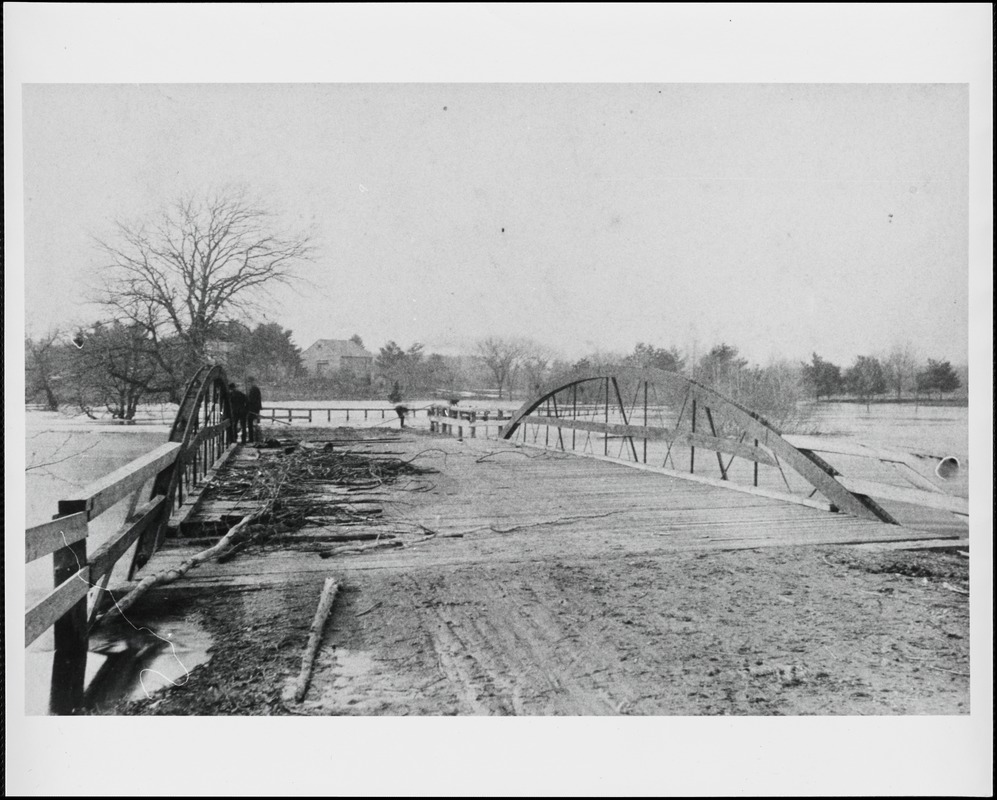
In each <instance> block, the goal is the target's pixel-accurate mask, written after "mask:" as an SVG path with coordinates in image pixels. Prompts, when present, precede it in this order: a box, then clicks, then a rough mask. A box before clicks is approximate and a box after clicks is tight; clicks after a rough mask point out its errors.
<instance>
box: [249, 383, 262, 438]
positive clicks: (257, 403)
mask: <svg viewBox="0 0 997 800" xmlns="http://www.w3.org/2000/svg"><path fill="white" fill-rule="evenodd" d="M261 411H263V393H262V392H261V391H260V387H259V386H257V385H256V378H250V379H249V407H248V412H249V441H251V442H258V441H259V440H260V412H261Z"/></svg>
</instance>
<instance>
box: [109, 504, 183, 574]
mask: <svg viewBox="0 0 997 800" xmlns="http://www.w3.org/2000/svg"><path fill="white" fill-rule="evenodd" d="M165 502H166V498H165V497H163V496H159V497H155V498H153V499H152V500H150V501H149V502H148V503H146V504H145V505H144V506H142V507H141V508H140V509H139V510H138V511H137V512H136V516H137V518H136V519H135V521H134V522H133V523H132V524H131V525H130V526H129V527H127V528H125V529H124V530H123V531H121V532H120V533H118V534H116V535H115V536H113V537H112V538H111V539H109V540H108V541H106V542H104V544H102V545H101V546H100V547H99V548H97V550H96V552H94V554H93V555H92V556H90V580H91V581H94V582H96V581H99V580H100V579H101V578H103V577H104V576H105V575H107V574H109V573H110V572H111V570H112V569H114V565H115V564H116V563H117V562H118V559H119V558H121V556H123V555H124V554H125V552H126V551H127V550H128V548H129V547H131V545H132V544H133V543H134V542H135V540H136V539H138V537H139V536H141V535H142V533H144V532H145V531H146V530H147V529H148V528H149V526H150V525H152V524H153V523H154V522H155V521H156V520H157V519H158V518H159V515H160V514H161V513H162V507H163V503H165Z"/></svg>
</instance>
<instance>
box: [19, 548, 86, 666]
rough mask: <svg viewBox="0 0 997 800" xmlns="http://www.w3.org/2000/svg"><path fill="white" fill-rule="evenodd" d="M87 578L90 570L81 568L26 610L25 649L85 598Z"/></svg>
mask: <svg viewBox="0 0 997 800" xmlns="http://www.w3.org/2000/svg"><path fill="white" fill-rule="evenodd" d="M89 576H90V568H89V567H83V569H81V570H79V571H78V572H76V573H74V574H73V575H72V576H71V577H69V578H67V579H66V580H65V581H63V582H62V583H60V584H59V585H58V586H57V587H56V588H55V589H53V590H52V591H51V592H49V593H48V595H46V596H45V598H44V599H43V600H41V601H40V602H39V603H37V604H35V605H34V606H33V607H32V608H30V609H29V610H28V612H27V613H26V614H25V615H24V646H25V647H27V646H28V645H29V644H31V643H32V642H33V641H34V640H35V639H37V638H38V637H39V636H41V635H42V634H43V633H44V632H45V631H47V630H48V629H49V628H51V627H52V625H54V624H55V622H56V620H58V619H59V618H60V617H62V616H63V615H64V614H66V612H68V611H69V610H70V609H72V608H73V606H74V605H76V604H77V603H79V602H80V601H81V600H84V599H85V598H86V596H87V592H88V591H89V590H90V584H89V582H88V579H89Z"/></svg>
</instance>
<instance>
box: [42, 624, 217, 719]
mask: <svg viewBox="0 0 997 800" xmlns="http://www.w3.org/2000/svg"><path fill="white" fill-rule="evenodd" d="M133 622H134V623H135V626H136V627H137V628H138V630H136V629H135V628H133V627H131V626H129V625H127V624H126V623H123V622H122V623H120V624H119V625H117V626H114V627H113V628H110V629H107V630H101V629H98V630H97V631H95V632H94V634H93V636H92V637H91V640H90V651H89V652H88V653H86V654H85V658H79V659H74V660H72V661H71V662H68V663H61V664H57V663H56V659H55V653H54V651H53V649H52V643H51V637H47V640H45V639H46V637H43V638H42V639H41V640H39V642H38V643H36V644H37V645H38V646H36V647H32V648H30V649H29V650H28V651H27V652H26V653H25V671H26V675H25V684H26V686H25V690H26V696H25V712H26V713H27V714H28V715H32V716H39V715H45V714H50V713H53V712H52V710H51V706H52V705H56V706H58V705H60V702H61V703H65V702H69V703H70V705H72V706H74V707H79V706H82V707H83V708H84V709H86V710H88V711H96V710H100V709H106V708H109V707H111V706H113V705H114V704H116V703H118V702H120V701H121V700H141V699H144V698H146V697H151V696H153V695H154V694H155V693H156V692H157V691H160V690H162V689H163V688H164V687H168V686H177V685H183V684H184V683H186V681H187V680H188V677H189V673H190V671H191V670H193V669H194V667H196V666H198V665H200V664H204V663H206V662H207V661H208V660H209V659H210V655H209V653H208V650H209V648H210V647H211V645H212V644H213V641H212V638H211V636H210V635H209V634H208V633H207V632H206V631H205V630H204V629H203V628H202V627H201V626H200V625H198V624H197V623H196V622H195V621H191V620H180V619H156V620H153V619H141V620H139V619H136V620H133ZM57 672H58V674H56V673H57ZM81 673H82V675H81ZM72 685H75V687H76V688H75V690H74V689H73V688H72ZM53 688H54V689H55V691H56V692H57V693H60V694H63V695H64V696H63V697H62V698H61V700H57V699H56V698H55V697H54V695H53V694H52V692H53ZM68 695H72V697H68ZM64 713H68V712H64Z"/></svg>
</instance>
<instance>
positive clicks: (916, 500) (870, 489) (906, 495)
mask: <svg viewBox="0 0 997 800" xmlns="http://www.w3.org/2000/svg"><path fill="white" fill-rule="evenodd" d="M838 482H839V483H840V484H841V485H842V486H844V487H845V488H846V489H848V490H849V491H851V492H855V493H856V494H866V495H870V496H872V497H881V498H883V499H884V500H895V501H897V502H898V503H911V504H912V505H915V506H924V507H925V508H935V509H938V510H939V511H951V512H952V513H953V514H964V515H968V514H969V500H967V499H966V498H965V497H956V496H954V495H950V494H935V493H934V492H922V491H921V490H920V489H905V488H903V487H901V486H891V485H890V484H888V483H878V482H876V481H866V480H862V479H860V478H849V477H846V476H844V475H841V476H839V477H838Z"/></svg>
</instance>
